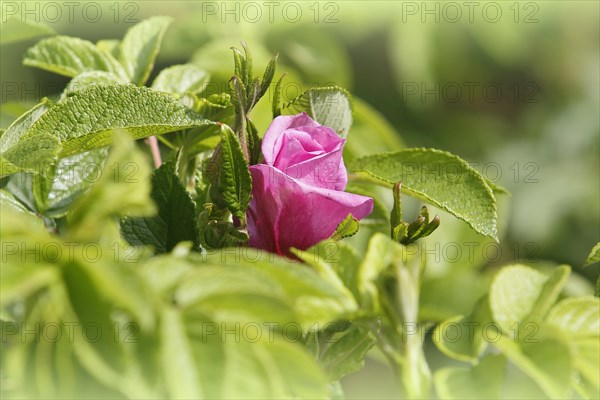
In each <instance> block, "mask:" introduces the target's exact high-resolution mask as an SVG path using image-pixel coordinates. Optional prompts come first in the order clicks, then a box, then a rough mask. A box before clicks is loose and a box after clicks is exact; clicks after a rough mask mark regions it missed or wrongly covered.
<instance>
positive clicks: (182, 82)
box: [152, 64, 210, 94]
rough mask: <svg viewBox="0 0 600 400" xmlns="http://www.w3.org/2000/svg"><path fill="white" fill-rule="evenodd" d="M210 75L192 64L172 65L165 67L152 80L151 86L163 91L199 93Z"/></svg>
mask: <svg viewBox="0 0 600 400" xmlns="http://www.w3.org/2000/svg"><path fill="white" fill-rule="evenodd" d="M209 79H210V75H209V74H208V73H207V72H206V71H203V70H201V69H200V68H198V67H196V66H195V65H193V64H183V65H173V66H171V67H169V68H165V69H163V70H162V71H160V73H159V74H158V76H157V77H156V79H154V82H152V88H153V89H156V90H161V91H163V92H169V93H175V94H184V93H186V92H191V93H199V92H201V91H202V90H204V88H205V87H206V84H207V83H208V80H209Z"/></svg>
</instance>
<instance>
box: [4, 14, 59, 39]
mask: <svg viewBox="0 0 600 400" xmlns="http://www.w3.org/2000/svg"><path fill="white" fill-rule="evenodd" d="M55 34H56V32H54V30H53V29H52V28H50V27H49V26H46V25H43V24H37V23H33V22H29V21H24V20H23V19H22V18H15V17H8V18H6V20H4V18H3V21H2V24H0V44H7V43H14V42H22V41H25V40H29V39H33V38H37V37H40V36H48V35H55Z"/></svg>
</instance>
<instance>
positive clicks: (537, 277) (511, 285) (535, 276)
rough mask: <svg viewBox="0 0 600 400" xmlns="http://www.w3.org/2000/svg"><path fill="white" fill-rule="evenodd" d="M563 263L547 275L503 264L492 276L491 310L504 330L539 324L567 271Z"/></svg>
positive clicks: (556, 295)
mask: <svg viewBox="0 0 600 400" xmlns="http://www.w3.org/2000/svg"><path fill="white" fill-rule="evenodd" d="M569 271H570V270H569V268H568V267H566V266H563V267H559V268H557V269H555V270H554V271H553V273H552V275H551V276H550V277H548V276H546V275H544V274H542V273H540V272H537V271H536V270H534V269H532V268H529V267H526V266H523V265H513V266H508V267H504V268H502V269H501V270H500V272H499V273H498V274H497V275H496V277H495V278H494V281H493V282H492V285H491V287H490V292H489V302H490V309H491V311H492V317H493V319H494V321H495V322H497V323H498V325H499V326H500V327H501V328H502V330H503V331H504V332H515V331H519V332H520V333H524V332H523V330H522V329H521V330H518V329H516V328H517V327H518V325H517V324H520V323H523V322H529V323H536V324H537V323H539V322H540V321H541V320H542V319H543V317H544V316H545V315H546V313H547V312H548V310H549V309H550V307H551V306H552V304H553V303H554V302H555V301H556V299H557V297H558V295H559V294H560V291H561V289H562V287H563V286H564V284H565V283H566V279H567V277H568V274H569Z"/></svg>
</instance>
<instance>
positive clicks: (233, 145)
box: [219, 125, 252, 218]
mask: <svg viewBox="0 0 600 400" xmlns="http://www.w3.org/2000/svg"><path fill="white" fill-rule="evenodd" d="M219 188H220V191H221V193H222V195H223V199H224V200H225V202H226V204H227V208H228V209H229V211H230V212H231V213H232V214H233V215H235V216H237V217H238V218H244V217H245V215H246V208H248V204H249V203H250V197H251V194H252V176H251V175H250V170H249V169H248V162H247V161H246V159H245V157H244V153H243V151H242V147H241V146H240V142H239V140H238V138H237V137H236V136H235V134H234V133H233V131H232V130H231V129H229V127H227V126H226V125H222V126H221V167H220V183H219Z"/></svg>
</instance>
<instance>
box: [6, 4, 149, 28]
mask: <svg viewBox="0 0 600 400" xmlns="http://www.w3.org/2000/svg"><path fill="white" fill-rule="evenodd" d="M0 11H1V13H0V14H1V18H0V20H1V22H2V23H5V22H7V21H8V20H9V18H17V19H18V20H20V21H21V22H27V21H28V22H35V23H45V24H54V23H65V22H67V23H71V24H72V23H76V22H85V23H89V24H96V23H111V22H112V23H125V24H136V23H138V22H140V19H139V18H138V13H139V11H140V2H135V1H2V2H0Z"/></svg>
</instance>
